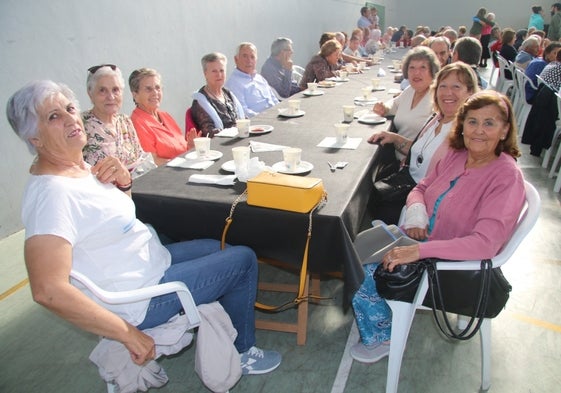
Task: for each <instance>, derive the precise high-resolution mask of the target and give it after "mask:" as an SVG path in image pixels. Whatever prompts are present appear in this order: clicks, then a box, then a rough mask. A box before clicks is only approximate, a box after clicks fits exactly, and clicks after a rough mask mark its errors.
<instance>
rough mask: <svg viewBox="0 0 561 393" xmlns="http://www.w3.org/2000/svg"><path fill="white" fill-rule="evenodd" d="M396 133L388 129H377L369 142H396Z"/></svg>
mask: <svg viewBox="0 0 561 393" xmlns="http://www.w3.org/2000/svg"><path fill="white" fill-rule="evenodd" d="M394 138H395V133H393V132H388V131H377V132H375V133H374V134H372V135H371V136H370V138H368V143H372V144H375V145H382V146H383V145H385V144H386V143H394Z"/></svg>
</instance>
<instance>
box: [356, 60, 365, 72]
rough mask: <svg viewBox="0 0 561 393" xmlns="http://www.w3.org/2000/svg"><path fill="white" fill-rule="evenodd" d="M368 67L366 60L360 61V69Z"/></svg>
mask: <svg viewBox="0 0 561 393" xmlns="http://www.w3.org/2000/svg"><path fill="white" fill-rule="evenodd" d="M365 68H366V62H365V61H361V62H359V63H358V69H359V70H364V69H365Z"/></svg>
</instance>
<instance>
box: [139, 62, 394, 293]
mask: <svg viewBox="0 0 561 393" xmlns="http://www.w3.org/2000/svg"><path fill="white" fill-rule="evenodd" d="M402 54H403V53H400V52H398V53H397V54H395V55H396V56H397V55H402ZM390 63H391V62H390V59H388V58H387V59H386V60H384V63H383V64H382V67H384V65H385V64H390ZM378 68H379V66H373V67H371V70H367V71H365V72H364V73H363V74H356V75H350V76H349V79H350V80H349V81H348V82H344V83H339V84H338V85H337V86H336V87H334V88H326V89H322V90H321V91H323V92H324V93H325V94H324V95H322V96H314V97H306V96H304V94H303V93H298V94H296V95H294V96H293V97H291V98H292V99H300V100H301V109H302V110H303V111H305V112H306V114H305V115H304V116H302V117H298V118H281V117H279V116H278V109H279V108H286V107H287V106H288V103H287V102H286V100H285V101H283V102H281V103H280V104H278V105H277V107H274V108H270V109H269V110H267V111H265V112H263V113H261V114H259V115H257V116H256V117H254V118H252V119H251V124H252V125H257V124H264V125H272V126H273V127H274V130H273V131H272V132H271V133H269V134H264V135H259V136H250V138H246V139H240V138H219V137H215V138H214V139H213V140H212V144H211V149H213V150H218V151H221V152H222V153H223V154H224V155H223V157H222V158H220V159H219V160H217V162H216V163H215V164H214V165H213V166H211V167H210V168H208V169H206V170H204V171H198V170H192V169H180V168H171V167H159V168H157V169H155V170H153V171H151V172H149V173H148V174H146V175H144V176H142V177H141V178H139V179H137V180H136V181H135V183H134V187H133V198H134V201H135V204H136V209H137V216H138V218H139V219H140V220H141V221H143V222H147V223H150V224H152V225H153V226H154V227H155V228H156V230H157V231H159V232H160V233H163V234H165V235H166V236H168V237H171V238H172V239H175V240H185V239H197V238H213V239H220V237H221V234H222V230H223V227H224V223H225V219H226V217H227V216H228V214H229V211H230V207H231V204H232V203H233V201H234V200H235V199H236V197H237V196H238V195H239V194H240V193H242V192H243V190H244V189H245V184H244V183H239V182H238V183H236V184H235V185H234V186H228V187H225V186H214V185H203V184H193V183H189V184H188V178H189V176H190V175H192V174H194V173H204V174H226V173H227V172H225V171H223V170H222V169H221V168H220V167H221V165H222V164H223V163H224V162H226V161H229V160H231V159H232V153H231V148H232V147H234V146H242V145H247V144H248V143H249V140H255V141H260V142H266V143H273V144H279V145H285V146H292V147H300V148H302V160H304V161H308V162H310V163H312V164H313V166H314V168H313V169H312V170H311V172H310V173H309V174H304V175H306V176H311V177H318V178H321V179H322V180H323V183H324V187H325V189H326V191H327V192H328V202H327V204H326V205H325V206H324V207H323V208H322V209H321V210H319V211H318V212H317V213H316V214H314V218H313V231H312V241H311V245H310V254H309V268H310V270H311V271H312V272H319V273H321V272H331V271H342V272H343V277H344V282H345V297H346V299H345V301H346V304H348V303H347V302H348V300H349V299H350V296H351V295H352V293H354V291H355V290H356V289H357V288H358V286H359V285H360V284H361V283H362V280H363V278H364V275H363V271H362V268H361V265H360V261H359V259H358V256H357V255H356V253H355V251H354V249H353V246H352V242H353V240H354V237H355V236H356V234H357V232H358V230H359V226H360V223H361V220H362V218H363V215H364V213H365V210H366V206H367V202H368V198H369V194H370V190H371V187H372V182H371V166H372V163H373V161H374V157H375V152H376V149H377V147H376V146H374V145H371V144H368V143H367V142H366V139H367V138H368V137H369V136H370V135H371V134H372V132H373V131H374V130H375V129H387V128H388V126H389V124H388V123H386V124H381V125H366V124H360V123H358V122H357V120H354V121H353V122H352V123H351V125H350V128H349V133H348V134H349V137H351V138H362V142H361V143H360V145H359V147H358V148H357V149H356V150H348V149H335V148H320V147H317V145H318V143H319V142H320V141H321V140H322V139H323V138H324V137H328V136H329V137H331V136H334V135H335V133H334V124H335V123H340V122H341V121H342V120H343V110H342V105H352V104H353V101H354V98H355V97H360V96H361V95H362V92H361V89H362V88H363V87H365V86H370V85H371V78H373V77H376V73H377V70H378ZM386 72H387V76H386V77H385V78H382V86H385V87H386V89H387V90H389V89H391V88H394V89H395V88H396V87H398V86H397V85H396V84H395V83H393V74H391V73H389V72H388V70H387V69H386ZM387 90H385V91H380V92H375V93H373V95H375V96H376V97H377V98H379V99H380V100H387V99H389V98H391V95H390V94H389V93H388V91H387ZM371 107H372V105H367V106H357V108H356V110H357V111H358V110H362V109H370V108H371ZM254 156H258V157H259V159H260V160H262V161H264V162H265V163H266V164H267V165H272V164H274V163H276V162H279V161H282V152H280V151H276V152H261V153H252V157H254ZM328 161H330V162H337V161H347V162H348V165H347V166H346V167H345V168H344V169H337V170H336V171H335V172H331V170H330V168H329V165H328V163H327V162H328ZM307 227H308V216H307V215H306V214H298V213H292V212H286V211H279V210H274V209H266V208H259V207H253V206H248V205H246V204H245V203H240V204H239V205H238V207H237V208H236V212H235V214H234V222H233V224H232V226H231V228H230V231H229V234H228V239H227V241H228V243H230V244H243V245H247V246H249V247H251V248H252V249H253V250H254V251H255V252H256V254H257V255H258V256H260V257H264V258H272V259H276V260H280V261H283V262H287V263H290V264H294V265H299V264H300V263H301V260H302V255H303V251H304V244H305V237H306V231H307Z"/></svg>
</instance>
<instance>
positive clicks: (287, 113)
mask: <svg viewBox="0 0 561 393" xmlns="http://www.w3.org/2000/svg"><path fill="white" fill-rule="evenodd" d="M305 114H306V112H304V111H303V110H298V111H296V112H294V113H291V112H290V108H283V109H279V116H281V117H300V116H304V115H305Z"/></svg>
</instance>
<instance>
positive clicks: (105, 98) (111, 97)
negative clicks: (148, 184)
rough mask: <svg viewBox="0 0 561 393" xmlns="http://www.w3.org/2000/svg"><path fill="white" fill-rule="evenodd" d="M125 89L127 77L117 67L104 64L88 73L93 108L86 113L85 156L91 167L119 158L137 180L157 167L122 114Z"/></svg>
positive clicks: (84, 117)
mask: <svg viewBox="0 0 561 393" xmlns="http://www.w3.org/2000/svg"><path fill="white" fill-rule="evenodd" d="M124 88H125V81H124V80H123V75H122V74H121V70H120V69H119V68H118V67H117V66H116V65H113V64H102V65H98V66H94V67H91V68H89V69H88V78H87V90H88V96H89V97H90V100H91V101H92V104H93V107H92V109H90V110H88V111H85V112H83V113H82V120H83V121H84V130H85V131H86V135H87V137H88V143H87V144H86V146H85V147H84V150H83V153H84V160H85V161H86V162H87V163H88V164H90V165H95V164H97V162H98V161H100V160H102V159H103V158H105V157H109V156H110V157H115V158H118V159H119V161H121V163H122V164H123V165H124V166H125V167H126V168H127V169H128V170H129V172H130V173H131V175H132V177H133V178H135V177H138V176H140V175H142V174H144V173H146V172H148V171H149V170H150V169H153V168H155V167H156V164H155V163H154V160H153V158H152V155H151V154H149V153H146V152H145V151H144V150H143V149H142V146H140V142H139V140H138V136H137V135H136V130H135V129H134V126H133V124H132V121H131V119H130V118H129V117H128V116H127V115H125V114H123V113H119V112H120V110H121V107H122V104H123V89H124Z"/></svg>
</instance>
